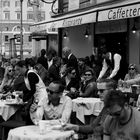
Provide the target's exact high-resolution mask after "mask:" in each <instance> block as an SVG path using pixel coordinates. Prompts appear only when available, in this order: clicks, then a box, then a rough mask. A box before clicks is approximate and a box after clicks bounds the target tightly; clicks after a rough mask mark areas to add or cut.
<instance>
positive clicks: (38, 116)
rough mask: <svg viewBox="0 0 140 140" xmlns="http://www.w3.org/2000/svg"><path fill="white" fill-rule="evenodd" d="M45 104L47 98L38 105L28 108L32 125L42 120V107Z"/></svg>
mask: <svg viewBox="0 0 140 140" xmlns="http://www.w3.org/2000/svg"><path fill="white" fill-rule="evenodd" d="M45 104H47V98H44V100H42V103H41V104H40V105H38V104H35V103H33V104H32V105H31V107H30V118H31V120H32V122H33V123H34V124H37V123H38V121H39V120H42V118H43V115H44V106H45Z"/></svg>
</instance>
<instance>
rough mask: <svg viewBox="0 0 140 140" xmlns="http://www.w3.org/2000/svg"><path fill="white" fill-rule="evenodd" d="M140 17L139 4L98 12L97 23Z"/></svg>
mask: <svg viewBox="0 0 140 140" xmlns="http://www.w3.org/2000/svg"><path fill="white" fill-rule="evenodd" d="M138 16H140V4H135V5H131V6H125V7H118V8H114V9H109V10H104V11H100V12H99V15H98V21H107V20H118V19H126V18H133V17H138Z"/></svg>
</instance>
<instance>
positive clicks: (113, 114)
mask: <svg viewBox="0 0 140 140" xmlns="http://www.w3.org/2000/svg"><path fill="white" fill-rule="evenodd" d="M122 110H123V108H121V110H119V111H117V112H114V113H111V112H110V113H109V114H110V116H116V117H119V116H120V115H121V112H122Z"/></svg>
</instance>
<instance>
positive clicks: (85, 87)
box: [80, 68, 98, 97]
mask: <svg viewBox="0 0 140 140" xmlns="http://www.w3.org/2000/svg"><path fill="white" fill-rule="evenodd" d="M82 78H83V81H82V82H81V86H80V96H81V97H98V95H97V85H96V76H95V73H94V71H93V70H92V69H91V68H88V69H86V70H85V72H84V77H82Z"/></svg>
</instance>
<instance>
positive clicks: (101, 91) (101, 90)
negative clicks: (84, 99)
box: [98, 89, 109, 93]
mask: <svg viewBox="0 0 140 140" xmlns="http://www.w3.org/2000/svg"><path fill="white" fill-rule="evenodd" d="M105 90H109V89H98V92H100V93H103V92H104V91H105Z"/></svg>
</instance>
